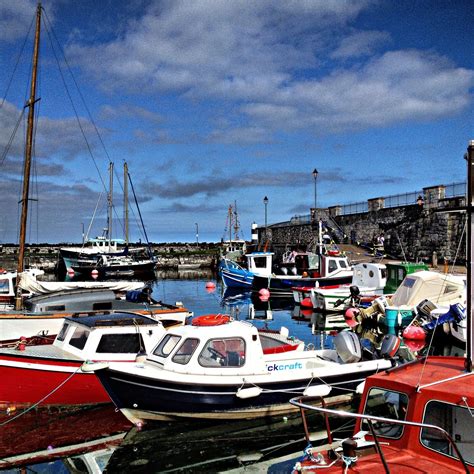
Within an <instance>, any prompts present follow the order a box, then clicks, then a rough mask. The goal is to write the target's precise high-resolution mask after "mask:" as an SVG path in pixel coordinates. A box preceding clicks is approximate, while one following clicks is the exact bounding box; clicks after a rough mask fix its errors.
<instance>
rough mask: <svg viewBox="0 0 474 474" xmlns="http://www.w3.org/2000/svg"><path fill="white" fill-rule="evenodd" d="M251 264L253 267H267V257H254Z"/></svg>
mask: <svg viewBox="0 0 474 474" xmlns="http://www.w3.org/2000/svg"><path fill="white" fill-rule="evenodd" d="M253 264H254V267H255V268H267V257H254V258H253Z"/></svg>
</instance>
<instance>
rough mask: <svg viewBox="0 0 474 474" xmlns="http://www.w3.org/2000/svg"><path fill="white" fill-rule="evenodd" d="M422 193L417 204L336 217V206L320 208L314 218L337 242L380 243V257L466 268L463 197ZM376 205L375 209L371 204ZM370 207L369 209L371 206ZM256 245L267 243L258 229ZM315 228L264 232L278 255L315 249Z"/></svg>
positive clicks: (429, 191) (301, 226)
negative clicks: (317, 219) (381, 246)
mask: <svg viewBox="0 0 474 474" xmlns="http://www.w3.org/2000/svg"><path fill="white" fill-rule="evenodd" d="M433 189H434V188H426V190H425V199H424V200H423V201H422V202H420V203H418V204H411V205H407V206H399V207H392V208H384V207H383V203H382V205H380V204H381V203H380V201H381V198H379V199H378V200H371V201H372V202H371V201H369V211H368V212H361V213H357V214H350V215H338V209H340V207H334V208H329V209H318V210H317V215H318V218H319V219H320V220H321V221H322V223H323V226H324V228H325V229H327V230H328V232H327V233H328V234H330V236H331V237H332V238H333V240H334V241H336V242H338V243H347V244H358V245H363V246H365V247H371V246H373V244H374V243H375V241H376V239H377V237H380V236H383V238H384V252H385V253H386V254H387V256H389V257H391V258H397V259H398V258H400V259H407V260H410V261H419V260H422V261H424V262H426V263H432V262H433V259H434V260H435V263H436V260H437V261H438V262H439V263H440V264H441V263H443V262H444V261H445V260H447V262H448V263H449V264H456V265H464V264H465V261H466V238H465V234H466V229H465V222H466V213H465V211H464V209H463V207H464V205H465V199H464V197H452V198H445V197H444V193H443V192H438V188H437V189H436V190H435V191H436V192H434V191H433ZM375 202H376V203H377V205H373V204H374V203H375ZM371 204H372V205H371ZM258 232H259V241H260V242H263V241H265V238H264V232H265V230H264V229H262V228H259V229H258ZM317 239H318V225H317V223H316V222H315V221H313V222H310V223H301V224H300V223H292V222H291V221H290V222H288V223H281V224H274V225H270V226H268V227H267V241H268V242H269V245H270V247H271V248H272V249H274V251H275V252H276V253H277V255H281V254H282V253H283V252H285V251H286V250H288V249H290V248H292V247H295V246H297V247H300V248H304V249H308V250H314V249H315V246H316V243H317Z"/></svg>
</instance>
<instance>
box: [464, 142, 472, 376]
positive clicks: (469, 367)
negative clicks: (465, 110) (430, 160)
mask: <svg viewBox="0 0 474 474" xmlns="http://www.w3.org/2000/svg"><path fill="white" fill-rule="evenodd" d="M466 159H467V203H466V205H467V228H468V238H467V265H468V269H467V308H466V319H467V330H466V370H467V371H468V372H472V357H473V354H474V324H473V322H474V321H473V317H474V315H473V309H474V292H473V290H474V288H473V284H474V262H473V257H474V255H473V254H474V217H473V212H474V201H473V200H474V140H471V141H470V142H469V145H468V147H467V154H466Z"/></svg>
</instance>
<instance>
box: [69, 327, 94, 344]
mask: <svg viewBox="0 0 474 474" xmlns="http://www.w3.org/2000/svg"><path fill="white" fill-rule="evenodd" d="M89 333H90V331H89V330H88V329H84V328H79V327H77V328H76V329H75V330H74V332H73V334H72V336H71V339H70V340H69V345H71V346H72V347H76V348H77V349H84V346H85V345H86V341H87V338H88V337H89Z"/></svg>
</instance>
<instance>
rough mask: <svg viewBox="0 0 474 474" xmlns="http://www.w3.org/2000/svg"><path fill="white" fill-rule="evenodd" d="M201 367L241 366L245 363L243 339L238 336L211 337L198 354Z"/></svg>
mask: <svg viewBox="0 0 474 474" xmlns="http://www.w3.org/2000/svg"><path fill="white" fill-rule="evenodd" d="M198 362H199V364H201V365H202V366H203V367H242V366H243V365H244V363H245V341H244V340H243V339H241V338H240V337H233V338H222V339H211V340H209V341H208V342H207V344H206V345H205V346H204V349H203V350H202V351H201V353H200V354H199V359H198Z"/></svg>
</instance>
